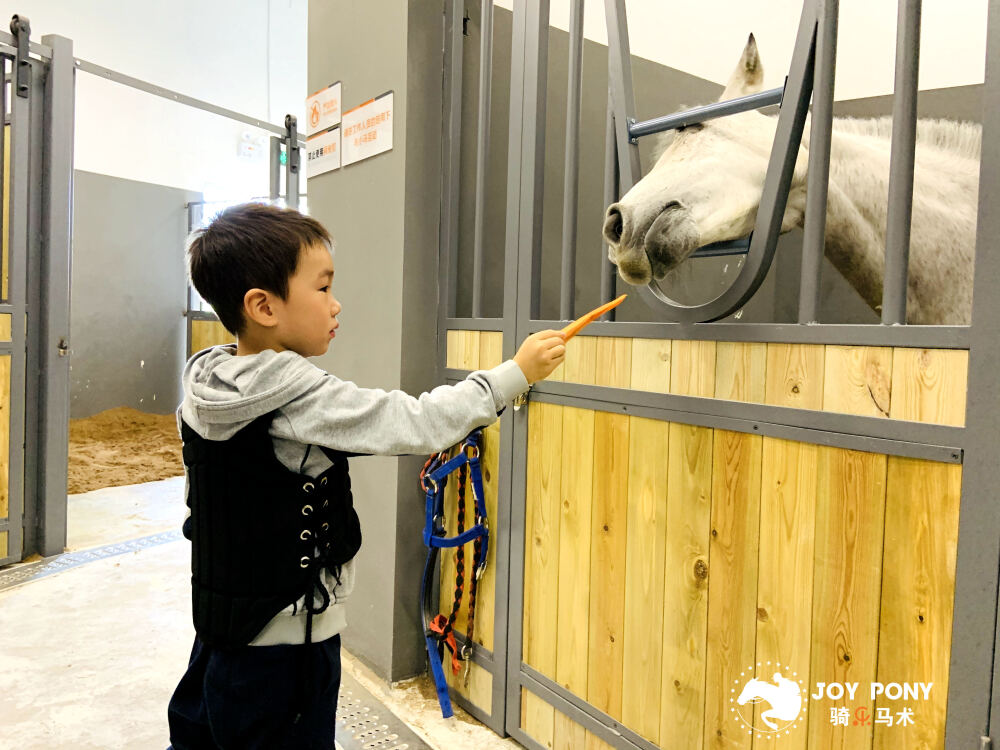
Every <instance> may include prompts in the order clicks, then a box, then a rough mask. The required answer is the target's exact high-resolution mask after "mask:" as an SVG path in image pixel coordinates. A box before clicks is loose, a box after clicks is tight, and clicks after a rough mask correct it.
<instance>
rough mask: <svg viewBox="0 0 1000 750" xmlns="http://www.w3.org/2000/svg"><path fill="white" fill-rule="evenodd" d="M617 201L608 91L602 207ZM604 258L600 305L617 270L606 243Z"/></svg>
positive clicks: (608, 315) (611, 105) (611, 293)
mask: <svg viewBox="0 0 1000 750" xmlns="http://www.w3.org/2000/svg"><path fill="white" fill-rule="evenodd" d="M617 200H618V149H616V148H615V114H614V103H613V102H612V101H611V91H608V117H607V125H606V127H605V131H604V205H605V206H610V205H611V204H612V203H614V202H615V201H617ZM601 247H603V248H604V258H603V260H602V261H601V304H604V303H605V302H610V301H611V300H612V299H613V298H614V296H615V276H617V275H618V269H617V268H616V267H615V264H614V263H612V262H611V258H610V256H609V253H610V252H611V249H610V247H609V246H608V243H607V242H602V243H601ZM615 312H616V311H615V310H610V311H609V312H606V313H604V315H603V316H602V317H601V320H614V319H615V317H616V316H615Z"/></svg>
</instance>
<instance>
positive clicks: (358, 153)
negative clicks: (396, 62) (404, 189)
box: [341, 91, 393, 166]
mask: <svg viewBox="0 0 1000 750" xmlns="http://www.w3.org/2000/svg"><path fill="white" fill-rule="evenodd" d="M392 120H393V116H392V92H391V91H387V92H386V93H384V94H382V95H381V96H377V97H375V98H374V99H370V100H369V101H367V102H365V103H364V104H360V105H358V106H357V107H355V108H354V109H352V110H351V111H350V112H345V113H344V118H343V122H342V123H341V127H342V129H343V131H344V132H343V136H342V140H343V149H344V155H343V164H344V166H347V165H348V164H353V163H354V162H356V161H361V160H362V159H367V158H368V157H370V156H375V154H381V153H382V152H383V151H389V150H391V149H392Z"/></svg>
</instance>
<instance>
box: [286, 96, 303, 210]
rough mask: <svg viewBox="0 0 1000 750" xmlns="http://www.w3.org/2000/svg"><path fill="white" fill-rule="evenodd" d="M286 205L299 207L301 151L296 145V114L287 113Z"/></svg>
mask: <svg viewBox="0 0 1000 750" xmlns="http://www.w3.org/2000/svg"><path fill="white" fill-rule="evenodd" d="M285 133H286V135H285V157H286V158H285V205H286V206H287V207H288V208H294V209H295V210H296V211H297V210H298V208H299V162H300V159H299V156H300V154H301V151H300V150H299V147H298V146H297V145H296V144H297V143H298V142H299V139H298V123H297V122H296V117H295V115H285Z"/></svg>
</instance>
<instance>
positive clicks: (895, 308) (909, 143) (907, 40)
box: [882, 0, 920, 325]
mask: <svg viewBox="0 0 1000 750" xmlns="http://www.w3.org/2000/svg"><path fill="white" fill-rule="evenodd" d="M919 70H920V0H899V16H898V21H897V27H896V88H895V93H894V96H893V100H892V150H891V152H890V156H889V207H888V215H887V218H886V230H885V283H884V286H883V289H882V323H883V324H885V325H902V324H905V323H906V286H907V284H906V281H907V276H908V269H909V262H910V217H911V215H912V213H913V162H914V156H915V149H916V143H917V82H918V81H917V79H918V74H919Z"/></svg>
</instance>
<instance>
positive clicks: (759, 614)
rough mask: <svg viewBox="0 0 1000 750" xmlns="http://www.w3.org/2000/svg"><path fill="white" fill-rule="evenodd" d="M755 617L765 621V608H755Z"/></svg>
mask: <svg viewBox="0 0 1000 750" xmlns="http://www.w3.org/2000/svg"><path fill="white" fill-rule="evenodd" d="M757 619H758V620H760V621H761V622H767V610H766V609H764V608H763V607H758V608H757Z"/></svg>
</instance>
